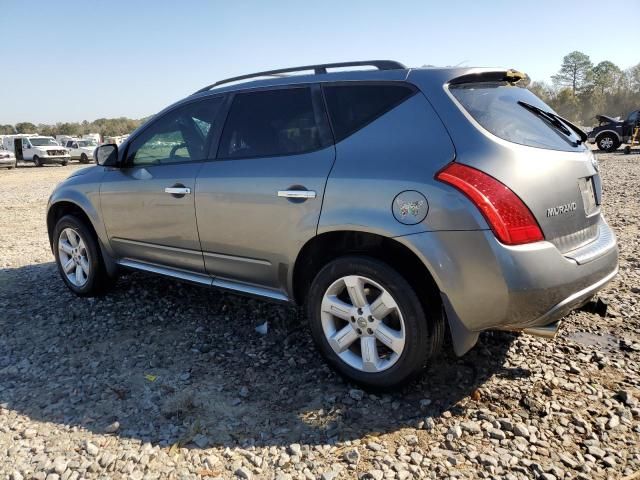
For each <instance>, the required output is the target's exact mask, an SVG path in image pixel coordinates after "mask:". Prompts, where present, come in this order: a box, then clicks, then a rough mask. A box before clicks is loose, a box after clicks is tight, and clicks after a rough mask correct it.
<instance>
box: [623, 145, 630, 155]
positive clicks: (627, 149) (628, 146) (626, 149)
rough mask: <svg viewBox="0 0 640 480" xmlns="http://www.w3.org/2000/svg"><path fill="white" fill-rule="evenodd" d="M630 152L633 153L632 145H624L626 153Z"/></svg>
mask: <svg viewBox="0 0 640 480" xmlns="http://www.w3.org/2000/svg"><path fill="white" fill-rule="evenodd" d="M630 153H631V146H630V145H627V146H626V147H624V154H625V155H629V154H630Z"/></svg>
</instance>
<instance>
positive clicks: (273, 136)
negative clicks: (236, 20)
mask: <svg viewBox="0 0 640 480" xmlns="http://www.w3.org/2000/svg"><path fill="white" fill-rule="evenodd" d="M364 65H370V66H373V67H376V69H375V70H353V69H352V70H349V71H344V70H343V71H332V69H333V68H337V67H345V66H348V67H360V66H364ZM305 70H311V71H312V72H313V73H312V74H308V75H294V76H288V77H286V76H283V74H286V73H288V72H291V71H305ZM328 72H329V73H328ZM276 75H277V76H276ZM265 76H271V78H268V79H264V78H261V77H265ZM274 76H275V78H274ZM520 79H522V74H519V73H517V72H514V71H507V70H495V69H481V68H445V69H433V68H429V69H408V68H406V67H404V66H403V65H401V64H399V63H397V62H393V61H372V62H353V63H346V64H329V65H315V66H311V67H300V68H294V69H283V70H275V71H270V72H261V73H258V74H252V75H247V76H243V77H236V78H233V79H229V80H225V81H221V82H217V83H216V84H213V85H210V86H208V87H205V88H203V89H201V90H199V91H198V92H196V93H195V94H193V95H191V96H189V97H187V98H185V99H184V100H181V101H179V102H177V103H176V104H174V105H172V106H170V107H168V108H166V109H165V110H164V111H162V112H160V113H159V114H158V115H156V116H155V117H154V118H153V119H152V120H151V121H149V122H147V123H146V124H145V125H143V126H141V127H140V128H138V129H137V130H136V131H135V132H134V133H133V134H132V135H131V136H130V137H129V139H128V140H127V141H126V142H124V143H123V144H122V145H120V146H117V145H102V146H100V147H98V148H97V149H96V161H97V163H98V165H97V166H95V167H90V168H87V169H83V170H80V171H77V172H74V173H73V174H72V175H71V176H70V177H69V178H68V179H67V180H66V181H64V182H62V183H61V184H59V185H58V186H57V187H56V189H55V190H54V192H53V193H52V195H51V198H50V199H49V204H48V211H47V228H48V232H49V239H50V242H51V248H52V251H53V254H54V255H55V258H56V262H57V265H58V269H59V272H60V275H61V277H62V279H63V281H64V282H65V284H66V285H67V286H68V287H69V289H71V291H73V292H74V293H76V294H77V295H80V296H86V295H94V294H97V293H99V292H101V291H103V290H104V289H105V288H106V287H107V286H108V285H109V284H110V283H111V282H112V281H113V280H114V278H115V277H116V276H117V272H118V269H119V268H130V269H135V270H142V271H147V272H153V273H158V274H161V275H166V276H168V277H173V278H176V279H180V280H185V281H190V282H194V283H197V284H202V285H207V286H213V287H219V288H222V289H226V290H230V291H232V292H239V293H243V294H248V295H254V296H258V297H262V298H266V299H271V300H275V301H282V302H290V303H296V304H299V305H306V308H307V314H308V319H309V325H310V329H311V334H312V336H313V338H314V340H315V342H316V345H317V346H318V349H319V351H320V352H321V353H322V354H323V355H324V356H325V358H326V359H327V360H328V362H329V363H330V364H331V365H332V366H333V367H334V368H335V369H336V370H337V371H339V372H340V373H341V374H343V375H345V376H346V377H347V378H349V379H351V380H353V381H355V382H358V383H360V384H362V385H364V386H366V387H370V388H390V387H394V386H397V385H399V384H401V383H403V382H406V381H408V380H409V379H411V378H413V377H414V376H415V375H417V374H419V373H420V372H421V371H422V369H423V368H424V367H425V365H427V364H428V363H429V361H430V359H431V358H432V357H433V356H434V355H436V353H437V352H438V350H439V348H440V346H441V345H442V343H443V339H444V336H445V332H446V329H447V328H448V330H449V332H450V334H451V338H452V343H453V349H454V350H455V352H456V354H458V355H462V354H464V353H465V352H467V351H468V350H469V349H470V348H472V347H473V345H474V344H475V343H476V341H477V339H478V335H479V333H480V332H482V331H484V330H488V329H503V330H504V329H506V330H519V331H524V332H528V333H532V334H536V335H542V336H553V334H554V333H555V332H556V331H557V328H558V324H559V319H560V318H561V317H562V316H563V315H565V314H566V313H568V312H569V311H570V310H572V309H574V308H576V307H579V306H581V305H582V304H584V303H585V302H587V301H588V300H589V299H590V298H591V297H592V296H593V295H594V294H595V293H596V292H597V291H598V290H600V289H601V288H602V287H603V286H604V285H605V284H606V283H607V282H609V281H610V280H611V279H612V278H613V277H614V275H615V274H616V272H617V270H618V266H617V258H618V249H617V244H616V239H615V236H614V233H613V231H612V230H611V229H610V228H609V226H608V225H607V223H606V221H605V219H604V217H603V215H602V212H601V203H602V189H601V182H600V175H599V173H598V164H597V162H596V160H595V157H594V156H593V154H592V152H591V151H590V150H589V149H588V148H587V147H586V145H585V142H586V139H587V137H586V135H585V134H584V133H583V132H582V131H581V130H579V129H578V128H577V127H575V126H574V125H572V124H570V123H568V122H566V121H565V120H562V119H560V117H558V116H557V115H556V114H554V112H553V111H552V110H551V109H550V108H549V107H548V106H547V105H545V104H544V103H543V102H542V101H541V100H540V99H539V98H537V97H536V96H535V95H534V94H533V93H531V92H530V91H529V90H527V89H525V88H518V87H517V86H515V85H517V82H518V81H519V80H520ZM241 81H244V82H243V83H241ZM232 82H233V83H232Z"/></svg>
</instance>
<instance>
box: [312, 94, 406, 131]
mask: <svg viewBox="0 0 640 480" xmlns="http://www.w3.org/2000/svg"><path fill="white" fill-rule="evenodd" d="M323 90H324V95H325V98H326V100H327V107H328V108H329V116H330V117H331V125H332V126H333V132H334V135H335V137H336V142H339V141H340V140H343V139H345V138H347V137H348V136H349V135H351V134H353V133H355V132H357V131H358V130H360V129H361V128H363V127H364V126H366V125H368V124H369V123H371V122H372V121H374V120H375V119H376V118H378V117H379V116H381V115H383V114H384V113H386V112H388V111H389V110H391V109H392V108H394V107H395V106H397V105H399V104H400V103H402V102H403V101H405V100H406V99H407V98H409V97H410V96H412V95H413V93H414V89H413V88H411V87H409V86H407V85H392V84H366V83H357V84H355V85H329V86H325V87H323Z"/></svg>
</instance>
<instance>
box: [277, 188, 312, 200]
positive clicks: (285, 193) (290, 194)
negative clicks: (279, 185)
mask: <svg viewBox="0 0 640 480" xmlns="http://www.w3.org/2000/svg"><path fill="white" fill-rule="evenodd" d="M278 196H279V197H283V198H302V199H307V198H316V192H314V191H313V190H278Z"/></svg>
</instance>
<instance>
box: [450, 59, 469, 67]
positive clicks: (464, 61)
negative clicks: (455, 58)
mask: <svg viewBox="0 0 640 480" xmlns="http://www.w3.org/2000/svg"><path fill="white" fill-rule="evenodd" d="M468 61H469V60H463V61H461V62H460V63H458V64H457V65H454V66H453V67H454V68H455V67H460V66H462V64H463V63H467V62H468Z"/></svg>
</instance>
